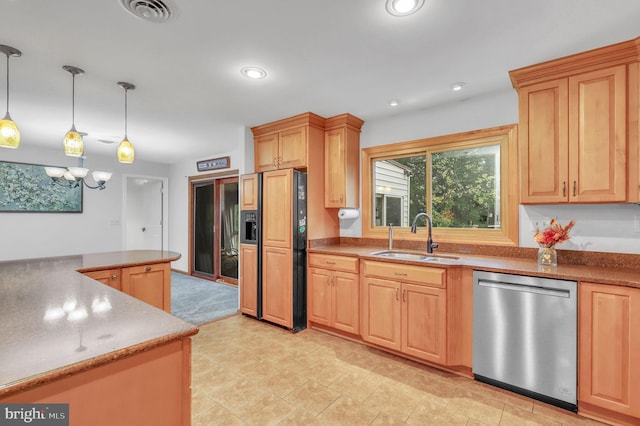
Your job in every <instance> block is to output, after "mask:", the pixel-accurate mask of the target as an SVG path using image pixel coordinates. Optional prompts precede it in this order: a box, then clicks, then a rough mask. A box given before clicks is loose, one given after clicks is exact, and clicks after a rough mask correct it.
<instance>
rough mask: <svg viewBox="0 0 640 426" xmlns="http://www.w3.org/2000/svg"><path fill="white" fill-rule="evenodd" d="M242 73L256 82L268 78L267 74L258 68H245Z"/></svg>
mask: <svg viewBox="0 0 640 426" xmlns="http://www.w3.org/2000/svg"><path fill="white" fill-rule="evenodd" d="M240 72H241V73H242V75H244V76H245V77H248V78H251V79H254V80H258V79H260V78H265V77H266V76H267V72H266V71H265V70H263V69H262V68H258V67H245V68H242V69H241V70H240Z"/></svg>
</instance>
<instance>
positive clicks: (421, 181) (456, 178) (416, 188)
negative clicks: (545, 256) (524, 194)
mask: <svg viewBox="0 0 640 426" xmlns="http://www.w3.org/2000/svg"><path fill="white" fill-rule="evenodd" d="M516 143H517V141H516V126H515V125H511V126H502V127H496V128H491V129H484V130H478V131H473V132H467V133H458V134H454V135H447V136H440V137H434V138H428V139H420V140H416V141H411V142H402V143H397V144H391V145H382V146H375V147H370V148H366V149H363V150H362V218H363V219H362V228H363V229H362V235H363V237H368V238H385V237H386V236H387V232H388V225H389V223H393V225H394V228H395V232H396V238H399V239H406V240H415V239H418V240H421V239H424V238H425V234H426V230H425V228H424V227H422V228H421V230H420V231H419V233H418V234H417V235H412V234H410V233H409V225H410V221H411V219H412V218H413V217H415V215H416V214H417V213H418V212H427V213H429V215H430V216H431V217H432V219H433V234H434V241H437V242H454V243H482V244H500V245H517V244H518V223H517V222H518V198H517V197H518V191H517V188H518V186H517V185H518V182H517V176H518V175H517V149H516ZM421 223H422V222H421Z"/></svg>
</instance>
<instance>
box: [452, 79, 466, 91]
mask: <svg viewBox="0 0 640 426" xmlns="http://www.w3.org/2000/svg"><path fill="white" fill-rule="evenodd" d="M464 85H465V82H464V81H458V82H457V83H453V84H452V85H451V90H453V91H454V92H459V91H461V90H462V88H463V87H464Z"/></svg>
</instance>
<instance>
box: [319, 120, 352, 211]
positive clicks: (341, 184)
mask: <svg viewBox="0 0 640 426" xmlns="http://www.w3.org/2000/svg"><path fill="white" fill-rule="evenodd" d="M345 133H346V130H345V129H344V128H342V129H333V130H328V131H326V132H325V135H324V206H325V207H326V208H339V207H345V187H346V180H347V171H346V161H347V159H346V145H345V144H346V134H345Z"/></svg>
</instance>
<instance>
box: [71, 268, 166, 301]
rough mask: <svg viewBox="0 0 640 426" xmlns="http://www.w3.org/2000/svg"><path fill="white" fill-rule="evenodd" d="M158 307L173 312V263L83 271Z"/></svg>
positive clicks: (95, 278)
mask: <svg viewBox="0 0 640 426" xmlns="http://www.w3.org/2000/svg"><path fill="white" fill-rule="evenodd" d="M82 273H83V274H84V275H86V276H88V277H89V278H93V279H94V280H96V281H100V282H101V283H103V284H106V285H108V286H110V287H113V288H115V289H116V290H120V291H122V292H123V293H126V294H128V295H130V296H133V297H135V298H136V299H139V300H142V301H143V302H146V303H148V304H150V305H153V306H155V307H156V308H158V309H162V310H164V311H165V312H169V313H171V264H170V263H169V262H164V263H153V264H148V265H138V266H130V267H122V268H111V269H101V270H95V271H86V272H82Z"/></svg>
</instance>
